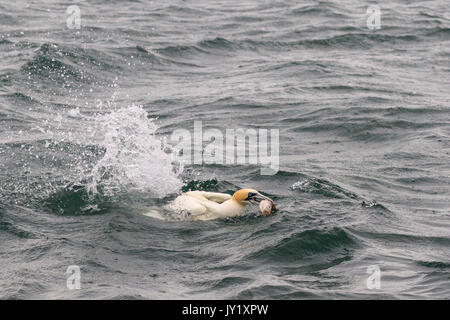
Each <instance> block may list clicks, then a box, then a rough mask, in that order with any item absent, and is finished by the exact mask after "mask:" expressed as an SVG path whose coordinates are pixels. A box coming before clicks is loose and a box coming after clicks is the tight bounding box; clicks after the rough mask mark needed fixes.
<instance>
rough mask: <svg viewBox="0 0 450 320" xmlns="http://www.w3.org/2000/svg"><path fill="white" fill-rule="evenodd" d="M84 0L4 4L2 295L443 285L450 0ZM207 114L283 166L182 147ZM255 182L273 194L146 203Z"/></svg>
mask: <svg viewBox="0 0 450 320" xmlns="http://www.w3.org/2000/svg"><path fill="white" fill-rule="evenodd" d="M72 4H73V3H72V2H70V1H22V0H17V1H13V2H11V1H1V2H0V298H4V299H32V298H40V299H360V298H361V299H420V298H425V299H448V298H450V230H449V228H450V161H449V159H450V156H449V152H450V126H449V125H450V11H449V6H448V1H445V0H432V1H420V0H417V1H416V0H396V1H378V2H375V1H356V0H344V1H312V0H311V1H290V0H273V1H246V0H244V1H234V0H231V1H205V0H186V1H138V0H136V1H106V0H97V1H77V2H76V5H77V6H78V9H79V13H80V18H81V20H80V25H79V28H76V26H77V25H76V22H77V20H73V14H74V11H72V10H74V9H73V8H71V9H69V12H68V13H67V10H68V7H69V6H70V5H72ZM373 5H378V8H379V9H380V14H381V15H380V20H379V22H380V24H379V28H375V29H374V28H369V26H370V24H369V26H368V19H369V15H370V13H369V14H368V13H367V9H368V7H369V6H373ZM75 9H76V8H75ZM371 21H372V22H373V20H371ZM74 26H75V27H74ZM194 120H201V121H202V124H203V126H204V127H205V128H215V129H218V130H220V131H221V132H225V130H226V129H228V128H266V129H278V130H279V136H280V138H279V144H280V145H279V171H278V172H277V173H276V174H275V175H261V174H260V167H259V166H258V165H237V164H206V163H204V164H201V165H191V164H183V163H180V162H179V161H177V157H176V151H175V150H174V149H173V145H172V144H171V142H170V141H169V140H170V139H169V138H170V136H171V134H172V133H173V132H174V130H176V129H187V130H190V131H192V130H193V127H194ZM244 187H251V188H255V189H257V190H259V191H260V192H262V193H264V194H266V195H268V196H269V197H271V198H273V199H274V200H275V202H276V203H277V208H278V211H277V212H276V213H275V214H273V215H271V216H268V217H262V216H260V215H258V214H257V208H251V209H250V210H249V212H248V214H247V215H245V216H242V217H238V218H231V219H223V220H213V221H206V222H187V221H182V220H177V219H166V220H159V219H154V218H152V217H149V216H147V215H145V213H146V212H149V210H162V208H163V207H164V206H165V205H166V204H167V203H169V202H170V201H171V200H172V199H173V198H174V197H175V196H176V195H177V194H180V193H181V192H182V191H186V190H192V189H201V190H209V191H218V192H225V193H230V194H231V193H233V192H234V191H235V190H237V189H239V188H244ZM69 266H78V267H79V268H80V283H81V288H80V289H79V290H71V289H70V288H69V287H70V286H69V287H68V286H67V280H68V278H69V276H70V274H68V273H66V272H67V269H68V267H69ZM378 276H379V277H378ZM374 279H375V280H377V279H379V282H376V281H375V282H373V281H374ZM376 283H379V286H377V285H374V284H376Z"/></svg>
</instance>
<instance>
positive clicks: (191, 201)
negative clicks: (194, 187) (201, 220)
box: [170, 195, 207, 216]
mask: <svg viewBox="0 0 450 320" xmlns="http://www.w3.org/2000/svg"><path fill="white" fill-rule="evenodd" d="M170 208H171V209H173V210H175V211H183V210H186V211H188V212H189V213H190V214H192V215H194V216H196V215H202V214H205V213H206V211H207V208H206V206H205V205H203V204H202V203H201V200H199V199H197V198H194V197H190V196H188V195H182V196H179V197H178V198H176V199H175V200H174V201H173V203H172V204H171V205H170Z"/></svg>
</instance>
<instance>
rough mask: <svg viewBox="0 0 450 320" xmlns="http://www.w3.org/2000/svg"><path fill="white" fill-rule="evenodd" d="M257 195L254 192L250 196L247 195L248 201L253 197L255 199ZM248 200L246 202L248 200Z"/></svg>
mask: <svg viewBox="0 0 450 320" xmlns="http://www.w3.org/2000/svg"><path fill="white" fill-rule="evenodd" d="M255 195H256V193H254V192H249V193H248V194H247V199H250V198H252V197H254V196H255ZM247 199H246V200H247Z"/></svg>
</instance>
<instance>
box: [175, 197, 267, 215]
mask: <svg viewBox="0 0 450 320" xmlns="http://www.w3.org/2000/svg"><path fill="white" fill-rule="evenodd" d="M263 200H269V201H271V202H272V203H273V201H272V199H270V198H268V197H266V196H263V195H262V194H260V193H259V192H258V191H256V190H254V189H241V190H238V191H236V192H235V193H234V194H233V196H230V195H229V194H226V193H218V192H206V191H189V192H186V193H184V194H182V195H180V196H178V197H177V198H176V199H175V200H174V201H173V202H172V203H171V204H170V205H169V207H168V208H169V209H171V210H175V211H178V212H180V213H183V214H185V215H186V216H187V218H188V219H189V220H212V219H217V218H225V217H235V216H240V215H242V214H244V212H245V209H246V207H247V205H248V204H250V203H252V204H259V203H260V202H261V201H263Z"/></svg>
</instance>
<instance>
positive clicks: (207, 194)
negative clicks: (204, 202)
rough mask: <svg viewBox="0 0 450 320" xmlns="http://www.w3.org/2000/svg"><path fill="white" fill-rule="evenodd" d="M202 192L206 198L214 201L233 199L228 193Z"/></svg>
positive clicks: (220, 201)
mask: <svg viewBox="0 0 450 320" xmlns="http://www.w3.org/2000/svg"><path fill="white" fill-rule="evenodd" d="M202 193H203V196H204V197H205V198H206V199H208V200H209V201H214V202H216V203H222V202H224V201H227V200H229V199H231V196H230V195H229V194H226V193H219V192H206V191H202Z"/></svg>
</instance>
